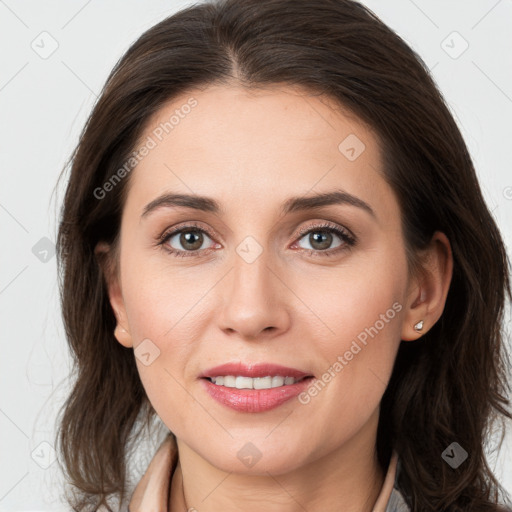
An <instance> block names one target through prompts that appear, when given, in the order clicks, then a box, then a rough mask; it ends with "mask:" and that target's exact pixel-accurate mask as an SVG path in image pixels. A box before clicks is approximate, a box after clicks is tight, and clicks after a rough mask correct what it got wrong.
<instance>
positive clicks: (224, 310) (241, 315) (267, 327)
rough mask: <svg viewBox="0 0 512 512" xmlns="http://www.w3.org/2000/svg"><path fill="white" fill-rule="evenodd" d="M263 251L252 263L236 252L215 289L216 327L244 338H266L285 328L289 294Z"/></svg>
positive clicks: (283, 330)
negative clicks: (217, 301)
mask: <svg viewBox="0 0 512 512" xmlns="http://www.w3.org/2000/svg"><path fill="white" fill-rule="evenodd" d="M268 263H269V262H268V260H267V258H266V253H265V251H264V252H263V253H262V254H261V255H260V256H259V257H258V258H257V259H256V260H255V261H253V262H252V263H248V262H247V261H245V260H244V259H243V258H241V257H239V256H238V255H237V254H235V256H234V267H233V268H232V269H231V272H230V275H228V276H226V279H224V280H223V281H224V284H223V285H222V288H221V289H220V290H219V293H220V294H221V296H222V300H221V311H220V314H219V315H217V318H218V325H219V328H220V329H222V330H223V331H224V332H225V333H227V334H229V335H230V336H232V337H233V336H236V335H238V337H239V338H241V339H244V340H251V341H254V340H258V339H269V338H273V337H275V336H278V335H280V334H282V333H283V332H285V331H286V330H287V329H288V328H289V324H290V309H289V304H288V301H289V300H290V296H293V294H292V293H291V292H290V290H289V288H288V287H287V286H286V285H285V284H284V282H283V278H282V277H280V276H279V275H278V272H276V271H274V270H273V269H271V268H270V267H269V265H268Z"/></svg>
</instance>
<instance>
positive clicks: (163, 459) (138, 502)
mask: <svg viewBox="0 0 512 512" xmlns="http://www.w3.org/2000/svg"><path fill="white" fill-rule="evenodd" d="M177 461H178V448H177V445H176V440H175V438H174V436H173V435H172V434H169V435H168V436H167V438H166V439H165V440H164V441H163V442H162V444H161V445H160V446H159V448H158V450H157V451H156V453H155V455H154V456H153V458H152V459H151V462H150V463H149V466H148V468H147V470H146V472H145V473H144V475H143V476H142V478H141V479H140V481H139V482H138V483H137V485H136V487H135V489H134V492H133V494H132V497H131V499H130V502H129V505H128V512H148V511H157V510H158V511H168V510H169V495H170V488H169V484H170V481H171V477H172V474H173V473H174V470H175V469H176V464H177ZM399 474H400V461H399V460H398V455H397V453H396V452H395V451H393V453H392V455H391V460H390V463H389V466H388V470H387V473H386V476H385V478H384V484H383V485H382V489H381V491H380V494H379V496H378V498H377V501H376V502H375V506H374V508H373V512H409V511H410V508H409V506H408V505H407V504H406V502H405V499H404V497H403V495H402V493H401V492H400V490H399V487H398V476H399Z"/></svg>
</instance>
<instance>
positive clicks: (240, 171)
mask: <svg viewBox="0 0 512 512" xmlns="http://www.w3.org/2000/svg"><path fill="white" fill-rule="evenodd" d="M191 96H193V97H194V98H195V99H196V100H197V102H198V104H197V106H196V107H195V108H194V109H192V111H191V112H190V113H189V114H188V115H186V116H184V118H183V119H180V122H179V124H178V125H177V126H175V127H174V129H173V130H172V131H170V132H169V133H168V134H167V135H166V136H165V137H164V138H163V139H162V141H160V142H159V143H158V145H157V146H156V147H155V148H154V149H152V150H151V151H150V152H149V154H148V155H147V156H145V157H144V159H143V160H142V161H141V162H140V163H139V164H138V165H137V167H136V168H135V169H134V170H133V171H132V172H131V175H130V178H129V179H130V180H131V183H130V189H129V193H128V196H127V200H126V203H125V205H124V209H123V215H122V222H121V237H120V246H119V253H118V254H116V255H115V256H116V257H118V258H119V259H118V265H119V267H118V268H119V273H118V274H116V273H112V274H108V273H106V275H107V279H108V290H109V297H110V302H111V305H112V308H113V310H114V312H115V314H116V318H117V322H118V323H117V327H116V330H115V336H116V338H117V340H118V342H119V343H121V344H122V345H123V346H125V347H127V348H133V349H136V348H137V346H138V345H139V344H140V343H141V342H143V340H146V339H149V340H151V343H152V344H153V346H156V347H158V350H159V351H160V355H159V356H158V357H157V358H156V359H154V361H153V362H152V363H151V364H150V365H148V366H146V365H145V364H143V363H142V362H141V361H140V360H139V359H138V358H135V360H136V363H137V367H138V370H139V374H140V378H141V381H142V384H143V385H144V388H145V390H146V393H147V395H148V397H149V399H150V401H151V403H152V405H153V407H154V409H155V410H156V412H157V414H158V415H159V416H160V418H161V419H162V421H163V422H164V423H165V424H166V425H167V426H168V427H169V429H170V430H171V431H172V432H173V433H174V434H175V435H176V437H177V441H178V451H179V464H178V466H177V469H176V471H175V473H174V476H173V480H172V487H171V489H172V494H171V503H170V506H171V509H172V510H182V509H184V507H185V503H184V502H183V499H185V502H186V507H189V508H191V507H194V508H196V509H197V510H198V511H201V512H202V511H212V512H213V511H215V512H217V511H223V512H226V511H227V512H229V511H235V510H236V511H239V510H245V511H248V512H251V511H261V510H268V511H271V512H272V511H279V512H292V511H293V512H296V511H299V510H300V511H302V510H307V511H308V512H317V511H322V512H330V511H338V510H340V504H341V503H342V504H343V510H344V511H345V512H356V511H357V512H361V511H368V512H370V511H371V510H372V508H373V505H374V503H375V501H376V499H377V496H378V495H379V492H380V490H381V487H382V484H383V479H384V475H385V470H386V468H382V467H380V465H379V464H378V462H377V456H376V434H377V426H378V418H379V404H380V401H381V398H382V395H383V393H384V391H385V388H386V385H387V383H388V381H389V378H390V376H391V372H392V368H393V363H394V360H395V357H396V353H397V350H398V348H399V344H400V340H406V341H410V342H417V343H421V342H422V341H421V340H418V338H420V337H421V336H422V333H424V332H426V331H428V330H429V329H430V328H431V327H432V325H434V324H435V322H436V321H437V320H438V319H439V317H440V316H441V313H442V311H443V308H444V305H445V301H446V296H447V293H448V288H449V284H450V280H451V276H452V267H453V259H452V254H451V250H450V244H449V241H448V240H447V238H446V236H445V235H444V234H443V233H440V232H436V233H435V235H434V237H433V239H432V242H431V244H430V246H429V247H428V249H427V250H426V251H425V253H424V254H423V256H424V266H425V269H426V270H428V272H426V273H422V274H421V275H417V276H408V273H407V262H406V255H405V254H406V253H405V241H404V238H403V233H402V229H401V221H400V209H399V204H398V202H397V199H396V197H395V195H394V193H393V191H392V189H391V188H390V187H389V185H388V184H387V183H386V182H385V180H384V178H383V174H382V172H383V171H382V164H381V154H380V149H379V146H378V139H377V136H376V135H375V133H373V132H372V131H371V130H370V129H369V128H368V127H366V126H365V125H363V124H362V123H361V122H360V121H358V120H357V119H356V118H354V117H353V116H349V115H346V114H345V113H343V112H342V111H341V110H340V109H339V108H335V104H334V103H333V102H332V101H329V100H328V99H327V98H325V97H318V96H311V95H308V94H307V93H306V92H304V91H301V90H299V89H295V88H291V87H273V88H268V89H266V90H258V91H254V90H253V91H250V92H249V91H247V90H246V89H243V88H241V87H239V86H237V85H229V86H228V85H222V86H211V87H208V88H204V89H202V90H194V91H192V92H190V93H188V94H184V95H182V96H180V97H178V98H174V99H173V101H172V102H170V103H168V104H166V105H165V106H164V107H162V108H161V109H160V111H158V112H157V113H156V114H155V115H154V116H153V117H152V118H151V119H150V121H149V123H148V124H147V126H146V130H145V132H144V133H143V135H142V137H141V138H140V140H141V141H144V140H146V137H147V136H151V134H152V130H154V129H155V127H156V126H158V124H159V123H160V122H163V121H166V120H168V119H169V117H170V116H171V115H172V114H173V113H174V111H175V109H176V108H179V107H180V105H183V104H185V103H186V102H187V99H188V98H190V97H191ZM349 134H355V135H356V136H357V138H358V139H360V140H361V141H362V142H363V143H364V145H365V149H364V151H363V152H362V153H361V154H360V155H359V156H358V157H357V158H356V159H355V160H353V161H350V160H349V159H348V158H347V157H346V156H345V154H343V153H342V152H341V151H340V150H339V149H338V145H339V144H340V142H342V141H343V140H344V139H345V138H346V137H347V136H348V135H349ZM341 189H342V190H343V191H345V192H346V193H348V194H351V195H353V196H356V197H357V198H359V199H360V200H361V201H364V202H365V203H366V204H367V205H369V206H370V207H371V209H372V211H373V215H372V214H371V213H369V211H368V210H367V209H365V208H363V207H359V206H356V205H351V204H346V203H343V204H332V205H327V206H323V207H321V208H317V209H316V210H314V211H307V210H301V211H294V212H290V213H287V214H286V215H282V214H281V213H280V208H281V206H282V204H283V203H284V202H285V201H286V200H287V199H289V198H290V197H292V196H299V197H301V196H309V195H313V194H315V193H323V192H332V191H333V190H341ZM164 192H165V193H181V194H192V195H201V196H208V197H211V198H213V199H215V200H216V201H218V202H219V204H220V206H221V208H222V212H219V213H212V212H206V211H199V210H194V209H191V208H185V207H171V206H168V207H161V208H156V209H154V210H152V211H151V212H149V213H148V214H147V215H144V216H143V215H142V214H143V211H144V209H145V207H146V205H148V204H149V203H151V202H152V201H153V200H155V199H156V198H157V197H159V196H160V195H161V194H163V193H164ZM190 222H194V223H195V224H196V225H197V226H199V229H201V230H204V232H203V231H199V232H198V228H197V227H191V228H189V229H188V230H187V231H186V232H184V233H182V236H181V237H180V234H175V235H173V236H172V237H171V238H170V239H169V240H167V242H166V243H165V245H166V246H167V247H168V248H169V249H175V250H177V251H181V252H186V253H187V254H188V257H183V258H180V257H175V256H173V255H172V254H170V253H168V252H166V250H165V249H164V245H157V240H158V237H159V236H160V235H162V234H163V233H164V232H165V231H169V229H170V228H172V227H178V225H179V226H180V227H181V226H185V225H187V224H188V223H190ZM326 222H328V223H329V224H330V225H333V226H334V227H337V228H339V229H341V230H342V231H344V230H349V231H348V233H350V234H352V235H353V236H354V237H355V239H356V243H355V245H353V246H350V245H349V244H348V242H347V241H346V240H345V239H344V238H342V237H340V235H338V234H336V233H333V232H331V231H329V230H326V228H316V229H315V227H316V226H319V225H320V226H321V225H322V224H325V223H326ZM309 227H311V230H309V231H308V232H307V233H306V234H302V235H299V234H298V233H299V230H300V229H301V228H309ZM186 233H190V234H189V235H188V238H187V239H185V238H184V236H183V235H184V234H186ZM193 233H196V238H195V239H194V238H193ZM314 233H318V235H317V237H316V238H314V236H313V235H314ZM322 234H323V235H324V237H325V240H326V241H322V238H321V235H322ZM249 236H250V237H252V239H254V240H255V241H256V242H257V244H259V247H260V248H261V251H262V252H261V254H260V255H259V256H258V257H257V258H256V259H255V260H254V261H252V262H251V263H248V262H247V261H246V260H245V259H244V258H243V257H241V255H240V253H239V252H237V247H238V246H239V245H240V244H241V242H242V241H244V240H245V239H246V237H249ZM198 237H199V241H197V239H198ZM201 237H202V238H201ZM187 240H190V241H189V242H188V245H187ZM201 241H202V243H201ZM242 247H243V245H242ZM251 247H253V246H251ZM322 248H323V249H324V250H323V251H322ZM340 248H341V250H339V251H338V252H337V253H335V254H334V251H336V250H337V249H340ZM108 249H109V248H108V246H106V245H105V244H102V243H101V244H99V245H98V247H97V251H98V252H100V251H108ZM251 250H254V249H251ZM308 250H309V251H312V252H314V254H308ZM326 251H331V252H332V253H333V254H332V255H331V256H325V255H323V254H322V252H323V253H324V254H325V252H326ZM394 303H398V304H400V305H401V308H400V311H399V312H397V313H396V315H394V318H393V319H392V320H390V321H389V322H387V323H386V324H385V327H384V328H382V329H380V330H379V332H378V334H377V335H376V336H374V337H373V338H370V337H369V338H368V343H367V345H366V346H364V347H363V348H362V350H361V351H360V352H359V353H357V355H355V356H354V357H353V359H352V360H350V361H349V362H348V364H347V365H346V366H344V368H343V370H342V371H340V372H338V373H337V374H336V376H335V377H334V378H332V380H331V381H330V382H329V383H328V384H327V385H326V386H325V387H324V388H323V389H322V390H321V392H319V393H318V395H317V396H315V397H313V398H311V400H310V402H309V403H308V404H304V405H303V404H301V403H300V402H299V401H298V400H297V399H296V398H294V399H292V400H289V401H288V402H286V403H284V404H283V405H281V406H279V407H277V408H275V409H272V410H270V411H266V412H261V413H245V412H238V411H234V410H232V409H229V408H227V407H226V406H224V405H222V404H220V403H218V402H216V401H214V400H213V399H212V398H211V397H210V396H209V395H208V394H207V393H206V392H205V390H204V389H203V386H202V382H201V381H200V380H199V379H198V376H199V374H200V373H201V372H202V371H204V370H206V369H208V368H210V367H213V366H217V365H219V364H223V363H226V362H236V361H243V362H246V363H250V362H271V363H275V364H280V365H284V366H289V367H293V368H297V369H299V370H302V371H306V372H307V373H310V374H313V375H315V377H317V378H319V377H320V376H321V375H322V374H323V373H324V372H326V371H327V369H328V368H329V367H331V366H332V365H333V364H334V363H335V361H336V360H337V358H338V356H340V355H341V356H343V354H345V352H346V351H347V350H349V349H350V346H351V343H352V341H353V340H354V339H356V337H357V335H358V334H360V333H361V332H362V331H364V330H365V328H368V327H370V326H373V325H375V323H376V321H377V320H379V318H380V315H381V314H386V311H388V310H389V309H390V308H392V305H393V304H394ZM422 319H423V321H424V327H423V331H422V333H418V332H416V331H415V330H414V327H413V326H414V325H415V324H416V323H417V322H418V321H420V320H422ZM416 340H418V341H416ZM248 442H251V443H252V444H254V445H255V446H256V447H257V449H258V450H259V452H261V455H262V456H261V459H260V460H259V461H258V462H257V463H256V464H255V465H254V466H252V467H247V466H245V465H244V464H243V463H242V462H241V461H240V459H239V458H238V456H237V452H238V451H239V450H240V449H241V448H242V447H243V446H244V445H246V444H247V443H248ZM178 507H181V508H178Z"/></svg>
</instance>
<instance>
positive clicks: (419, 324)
mask: <svg viewBox="0 0 512 512" xmlns="http://www.w3.org/2000/svg"><path fill="white" fill-rule="evenodd" d="M422 329H423V320H420V321H419V322H418V323H417V324H416V325H415V326H414V330H415V331H416V332H420V331H421V330H422Z"/></svg>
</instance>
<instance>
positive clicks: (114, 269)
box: [94, 242, 133, 348]
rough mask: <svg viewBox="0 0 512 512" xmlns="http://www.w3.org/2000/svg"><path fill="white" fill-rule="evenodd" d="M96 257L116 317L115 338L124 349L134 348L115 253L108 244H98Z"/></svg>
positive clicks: (95, 251)
mask: <svg viewBox="0 0 512 512" xmlns="http://www.w3.org/2000/svg"><path fill="white" fill-rule="evenodd" d="M94 255H95V257H96V260H97V261H98V265H99V267H100V269H101V272H102V274H103V277H104V279H105V284H106V286H107V291H108V296H109V300H110V305H111V306H112V310H113V311H114V315H115V317H116V328H115V329H114V336H115V337H116V339H117V341H118V342H119V343H121V345H123V346H124V347H127V348H129V347H133V341H132V337H131V335H130V329H129V325H128V318H127V315H126V308H125V304H124V300H123V294H122V291H121V285H120V282H119V281H120V279H119V272H118V266H117V264H116V263H115V258H116V254H115V251H114V250H113V249H112V247H111V246H110V245H109V244H107V243H106V242H98V244H97V245H96V247H95V249H94Z"/></svg>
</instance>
